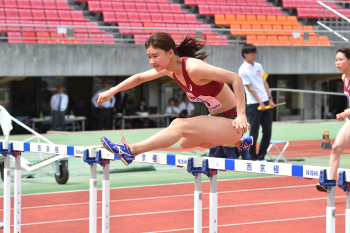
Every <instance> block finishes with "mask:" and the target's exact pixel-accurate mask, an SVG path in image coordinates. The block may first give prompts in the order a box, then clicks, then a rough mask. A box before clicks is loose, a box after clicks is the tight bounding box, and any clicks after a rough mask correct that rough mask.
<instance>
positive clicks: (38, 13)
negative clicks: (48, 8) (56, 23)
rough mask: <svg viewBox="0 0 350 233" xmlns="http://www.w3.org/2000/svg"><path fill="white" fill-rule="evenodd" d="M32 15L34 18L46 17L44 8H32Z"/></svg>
mask: <svg viewBox="0 0 350 233" xmlns="http://www.w3.org/2000/svg"><path fill="white" fill-rule="evenodd" d="M32 16H33V19H34V20H45V19H46V18H48V17H47V16H46V15H45V13H44V10H32ZM53 20H54V19H53Z"/></svg>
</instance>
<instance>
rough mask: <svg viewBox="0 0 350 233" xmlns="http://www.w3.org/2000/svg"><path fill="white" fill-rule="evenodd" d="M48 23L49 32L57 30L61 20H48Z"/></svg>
mask: <svg viewBox="0 0 350 233" xmlns="http://www.w3.org/2000/svg"><path fill="white" fill-rule="evenodd" d="M46 24H47V25H48V26H47V30H48V31H49V32H56V31H57V25H60V22H59V21H47V22H46Z"/></svg>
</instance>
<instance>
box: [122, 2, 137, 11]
mask: <svg viewBox="0 0 350 233" xmlns="http://www.w3.org/2000/svg"><path fill="white" fill-rule="evenodd" d="M124 9H125V11H126V12H129V11H132V12H136V6H135V3H133V2H124Z"/></svg>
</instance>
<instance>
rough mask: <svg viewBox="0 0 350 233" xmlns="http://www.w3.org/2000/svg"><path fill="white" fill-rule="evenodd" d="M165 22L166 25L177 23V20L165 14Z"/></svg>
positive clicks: (171, 15)
mask: <svg viewBox="0 0 350 233" xmlns="http://www.w3.org/2000/svg"><path fill="white" fill-rule="evenodd" d="M163 22H164V23H176V20H175V19H174V17H173V14H167V13H165V14H163Z"/></svg>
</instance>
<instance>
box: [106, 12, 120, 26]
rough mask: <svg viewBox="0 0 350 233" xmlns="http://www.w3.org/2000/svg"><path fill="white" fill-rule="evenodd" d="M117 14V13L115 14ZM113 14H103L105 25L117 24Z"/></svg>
mask: <svg viewBox="0 0 350 233" xmlns="http://www.w3.org/2000/svg"><path fill="white" fill-rule="evenodd" d="M116 13H117V12H116ZM116 13H114V12H103V21H104V22H106V23H117V19H116V17H115V15H116Z"/></svg>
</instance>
